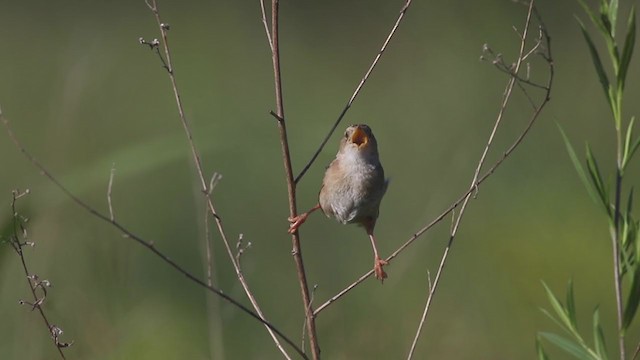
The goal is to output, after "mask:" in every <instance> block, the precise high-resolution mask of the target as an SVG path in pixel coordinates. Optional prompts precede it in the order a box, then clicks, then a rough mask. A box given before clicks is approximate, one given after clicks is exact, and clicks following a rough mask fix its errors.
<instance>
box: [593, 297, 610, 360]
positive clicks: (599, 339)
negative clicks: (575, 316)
mask: <svg viewBox="0 0 640 360" xmlns="http://www.w3.org/2000/svg"><path fill="white" fill-rule="evenodd" d="M593 341H594V343H595V344H596V353H597V354H598V356H599V357H600V358H601V359H603V360H607V359H608V357H607V344H606V342H605V340H604V332H603V331H602V326H600V309H599V308H598V307H596V309H595V310H594V311H593Z"/></svg>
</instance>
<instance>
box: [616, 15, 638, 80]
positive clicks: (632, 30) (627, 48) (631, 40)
mask: <svg viewBox="0 0 640 360" xmlns="http://www.w3.org/2000/svg"><path fill="white" fill-rule="evenodd" d="M635 43H636V9H635V6H632V7H631V14H629V21H628V30H627V36H626V37H625V39H624V47H623V48H622V57H621V58H620V69H619V71H618V79H617V80H618V88H619V89H620V91H621V90H622V89H624V84H625V80H626V77H627V70H629V64H630V63H631V56H632V55H633V48H634V45H635Z"/></svg>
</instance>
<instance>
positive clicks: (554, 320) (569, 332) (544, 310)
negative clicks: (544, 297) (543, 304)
mask: <svg viewBox="0 0 640 360" xmlns="http://www.w3.org/2000/svg"><path fill="white" fill-rule="evenodd" d="M540 311H542V313H543V314H545V315H546V316H547V317H548V318H549V319H551V321H553V323H554V324H556V325H558V327H559V328H561V329H562V330H564V331H565V332H566V333H567V334H569V335H571V336H573V333H572V332H571V329H567V328H566V327H565V325H564V324H563V323H561V322H560V321H559V320H558V319H556V318H555V316H553V315H551V314H550V313H549V312H548V311H547V310H546V309H543V308H540Z"/></svg>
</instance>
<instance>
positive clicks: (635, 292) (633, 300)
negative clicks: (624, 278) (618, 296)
mask: <svg viewBox="0 0 640 360" xmlns="http://www.w3.org/2000/svg"><path fill="white" fill-rule="evenodd" d="M635 268H636V269H635V274H634V276H633V283H632V284H631V289H629V298H628V299H627V304H626V306H625V309H624V314H623V316H622V331H626V330H627V329H628V328H629V325H631V322H633V318H634V317H635V315H636V312H637V310H638V305H640V264H638V262H636V263H635Z"/></svg>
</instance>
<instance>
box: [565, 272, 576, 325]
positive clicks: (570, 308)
mask: <svg viewBox="0 0 640 360" xmlns="http://www.w3.org/2000/svg"><path fill="white" fill-rule="evenodd" d="M566 310H567V316H569V320H571V325H572V326H573V328H574V329H577V328H578V320H577V318H576V305H575V300H574V297H573V280H569V282H568V283H567V305H566Z"/></svg>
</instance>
